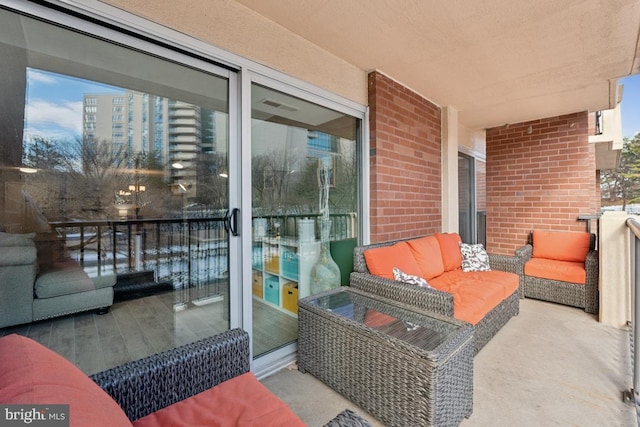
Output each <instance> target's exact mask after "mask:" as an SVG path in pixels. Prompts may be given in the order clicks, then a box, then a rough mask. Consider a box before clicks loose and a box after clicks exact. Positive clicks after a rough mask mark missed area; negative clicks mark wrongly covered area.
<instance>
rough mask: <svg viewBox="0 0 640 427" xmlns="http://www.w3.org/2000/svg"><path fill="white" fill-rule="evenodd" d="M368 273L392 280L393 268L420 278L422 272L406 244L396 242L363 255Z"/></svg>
mask: <svg viewBox="0 0 640 427" xmlns="http://www.w3.org/2000/svg"><path fill="white" fill-rule="evenodd" d="M363 255H364V259H365V261H366V262H367V269H368V270H369V273H371V274H373V275H374V276H380V277H386V278H387V279H391V280H394V277H393V267H397V268H399V269H400V270H402V271H403V272H404V273H406V274H411V275H414V276H422V271H421V270H420V267H418V264H417V263H416V260H415V258H414V257H413V253H412V252H411V249H410V248H409V245H408V244H407V242H398V243H396V244H394V245H391V246H382V247H380V248H374V249H368V250H366V251H364V253H363Z"/></svg>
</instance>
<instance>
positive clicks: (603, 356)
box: [263, 299, 638, 427]
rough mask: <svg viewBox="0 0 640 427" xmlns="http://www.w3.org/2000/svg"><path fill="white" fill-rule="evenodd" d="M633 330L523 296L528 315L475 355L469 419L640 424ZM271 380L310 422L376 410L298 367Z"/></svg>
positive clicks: (466, 425) (470, 425)
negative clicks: (634, 400) (629, 395)
mask: <svg viewBox="0 0 640 427" xmlns="http://www.w3.org/2000/svg"><path fill="white" fill-rule="evenodd" d="M629 354H630V353H629V334H628V331H627V330H626V329H617V328H614V327H610V326H605V325H603V324H601V323H598V322H597V320H596V318H595V316H592V315H589V314H586V313H585V312H584V311H583V310H581V309H577V308H572V307H565V306H562V305H557V304H552V303H547V302H542V301H536V300H532V299H525V300H521V304H520V314H519V315H518V316H517V317H514V318H512V319H511V320H510V321H509V323H507V325H506V326H505V327H504V328H503V329H502V330H501V331H500V332H499V333H498V334H497V335H496V336H495V337H494V338H493V339H492V340H491V341H490V342H489V343H488V344H487V346H486V347H485V348H483V349H482V351H481V352H480V353H479V354H478V355H477V356H476V357H475V360H474V404H473V414H472V415H471V417H470V418H468V419H465V420H463V422H462V424H461V426H463V427H474V426H508V425H517V426H536V427H538V426H550V425H557V426H581V427H584V426H598V427H601V426H637V425H638V421H637V417H636V411H635V408H634V407H633V406H632V405H628V404H626V403H624V402H623V401H622V392H623V391H624V390H628V389H630V388H631V385H632V382H633V379H632V368H631V361H630V355H629ZM263 383H264V384H265V385H266V386H267V387H268V388H269V389H270V390H271V391H272V392H274V393H275V394H277V395H278V396H279V397H280V398H281V399H282V400H284V401H285V402H286V403H287V404H289V405H290V407H291V408H292V409H293V411H294V412H295V413H296V414H298V416H300V418H301V419H302V420H303V421H304V422H305V423H307V424H308V425H309V426H311V427H314V426H322V425H323V424H324V423H326V422H327V421H329V420H330V419H331V418H332V417H333V416H335V415H336V414H337V413H339V412H341V411H342V410H344V409H346V408H350V409H352V410H354V411H355V412H357V413H358V414H360V415H361V416H362V417H364V418H365V419H367V420H368V421H369V422H370V423H371V425H372V426H382V425H383V424H382V423H380V422H378V421H377V420H376V419H375V418H374V417H373V416H371V415H370V414H368V413H367V412H366V411H364V410H362V409H360V408H359V407H358V406H356V405H355V404H353V403H351V402H350V401H349V400H347V399H345V398H343V397H342V396H340V395H339V394H337V393H336V392H334V391H333V390H331V389H330V388H328V387H327V386H325V385H324V384H323V383H321V382H320V381H318V380H317V379H315V378H314V377H313V376H311V375H310V374H301V373H300V372H299V371H297V370H296V369H295V367H291V369H285V370H282V371H279V372H277V373H275V374H273V375H271V376H269V377H267V378H265V379H263Z"/></svg>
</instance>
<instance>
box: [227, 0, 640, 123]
mask: <svg viewBox="0 0 640 427" xmlns="http://www.w3.org/2000/svg"><path fill="white" fill-rule="evenodd" d="M237 1H238V2H239V3H241V4H243V5H245V6H247V7H249V8H250V9H252V10H254V11H255V12H257V13H259V14H261V15H263V16H264V17H266V18H267V19H270V20H272V21H274V22H276V23H278V24H279V25H281V26H283V27H285V28H287V29H288V30H290V31H292V32H293V33H296V34H297V35H299V36H300V37H303V38H305V39H307V40H309V41H311V42H312V43H314V44H316V45H318V46H319V47H321V48H323V49H324V50H327V51H329V52H331V53H333V54H334V55H336V56H338V57H340V58H342V59H344V60H345V61H347V62H349V63H351V64H354V65H355V66H357V67H359V68H361V69H362V70H364V71H371V70H379V71H381V72H383V73H384V74H386V75H388V76H389V77H391V78H393V79H395V80H397V81H399V82H400V83H402V84H403V85H405V86H407V87H409V88H411V89H412V90H414V91H416V92H418V93H419V94H421V95H422V96H424V97H426V98H428V99H430V100H431V101H432V102H434V103H436V104H438V105H440V106H452V107H455V108H456V109H457V110H458V111H459V118H460V120H461V121H462V122H463V123H464V124H465V125H466V126H468V127H470V128H473V129H481V128H486V127H492V126H498V125H503V124H505V123H516V122H521V121H527V120H533V119H537V118H542V117H549V116H554V115H558V114H565V113H573V112H578V111H585V110H588V111H596V110H601V109H608V108H612V107H614V106H615V102H616V93H617V91H616V90H615V87H616V84H617V83H616V79H618V78H621V77H625V76H628V75H630V74H635V73H638V72H640V64H639V60H638V32H639V28H640V1H638V0H560V1H558V0H535V1H531V0H492V1H490V0H485V1H482V0H453V1H447V0H366V1H362V0H323V1H301V0H237Z"/></svg>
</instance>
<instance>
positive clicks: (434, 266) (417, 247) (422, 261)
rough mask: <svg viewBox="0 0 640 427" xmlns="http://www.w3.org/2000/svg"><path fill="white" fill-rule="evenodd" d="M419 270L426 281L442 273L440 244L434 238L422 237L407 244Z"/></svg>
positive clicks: (442, 264)
mask: <svg viewBox="0 0 640 427" xmlns="http://www.w3.org/2000/svg"><path fill="white" fill-rule="evenodd" d="M407 243H408V244H409V247H410V248H411V252H412V253H413V257H414V258H415V260H416V262H417V263H418V266H419V267H420V270H421V271H422V274H421V276H422V277H424V278H425V279H427V280H430V279H431V278H433V277H437V276H439V275H441V274H442V273H444V263H443V262H442V254H441V251H440V244H439V243H438V239H437V238H436V237H435V236H427V237H422V238H420V239H414V240H409V241H408V242H407Z"/></svg>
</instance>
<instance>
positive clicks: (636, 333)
mask: <svg viewBox="0 0 640 427" xmlns="http://www.w3.org/2000/svg"><path fill="white" fill-rule="evenodd" d="M634 240H635V263H634V267H633V285H634V286H633V289H632V292H633V302H634V303H633V320H632V322H633V397H634V400H635V401H637V400H638V392H639V391H640V351H638V343H640V328H638V319H639V318H640V292H638V289H639V286H640V271H638V266H639V265H640V239H639V238H638V237H635V239H634Z"/></svg>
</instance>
